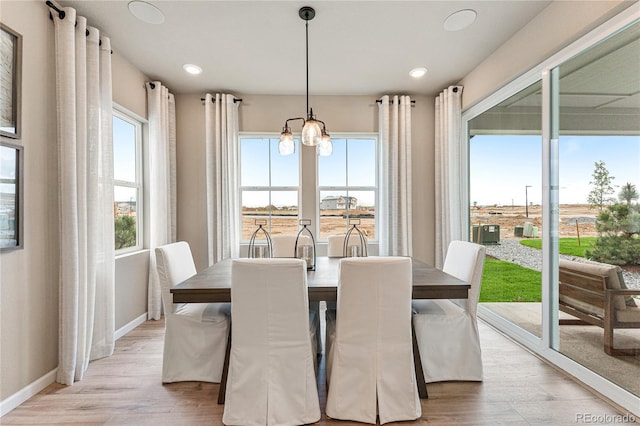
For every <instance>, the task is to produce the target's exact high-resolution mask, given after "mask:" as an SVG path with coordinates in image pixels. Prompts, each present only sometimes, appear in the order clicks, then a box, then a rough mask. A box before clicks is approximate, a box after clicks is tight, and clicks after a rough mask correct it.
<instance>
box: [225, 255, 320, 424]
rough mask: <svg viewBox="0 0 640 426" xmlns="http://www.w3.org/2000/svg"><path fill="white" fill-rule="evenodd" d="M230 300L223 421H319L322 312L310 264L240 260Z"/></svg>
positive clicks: (234, 267)
mask: <svg viewBox="0 0 640 426" xmlns="http://www.w3.org/2000/svg"><path fill="white" fill-rule="evenodd" d="M231 299H232V300H233V303H232V305H231V318H232V320H233V327H232V331H231V353H230V356H229V373H228V376H227V389H226V394H225V406H224V414H223V417H222V421H223V423H224V424H225V425H229V426H231V425H245V426H246V425H301V424H308V423H314V422H316V421H318V420H320V405H319V401H318V391H317V387H316V375H315V368H314V362H315V359H316V350H315V349H314V348H313V343H314V342H315V337H312V336H311V330H315V324H312V323H311V322H312V321H317V319H316V318H317V317H316V316H315V313H313V312H311V313H310V311H309V307H308V306H309V301H308V293H307V269H306V263H305V261H304V260H302V259H237V260H234V261H233V264H232V266H231ZM310 316H311V317H312V318H310ZM310 319H311V321H310Z"/></svg>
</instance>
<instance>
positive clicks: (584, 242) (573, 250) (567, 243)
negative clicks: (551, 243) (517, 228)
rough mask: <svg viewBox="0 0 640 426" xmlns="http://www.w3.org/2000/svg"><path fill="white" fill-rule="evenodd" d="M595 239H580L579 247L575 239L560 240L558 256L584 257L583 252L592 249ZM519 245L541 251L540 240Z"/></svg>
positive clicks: (529, 240)
mask: <svg viewBox="0 0 640 426" xmlns="http://www.w3.org/2000/svg"><path fill="white" fill-rule="evenodd" d="M596 239H597V237H582V238H580V245H578V239H577V238H560V240H559V241H558V242H559V244H560V254H566V255H569V256H578V257H586V256H585V255H584V251H585V250H588V249H593V246H594V244H595V242H596ZM520 244H522V245H523V246H527V247H532V248H536V249H539V250H542V240H541V239H540V238H532V239H526V240H520Z"/></svg>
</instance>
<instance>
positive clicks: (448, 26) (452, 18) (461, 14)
mask: <svg viewBox="0 0 640 426" xmlns="http://www.w3.org/2000/svg"><path fill="white" fill-rule="evenodd" d="M476 16H478V14H477V13H476V11H475V10H473V9H463V10H459V11H457V12H454V13H452V14H451V15H449V16H448V17H447V19H445V21H444V29H445V30H447V31H460V30H464V29H465V28H467V27H468V26H469V25H471V24H473V22H474V21H475V20H476Z"/></svg>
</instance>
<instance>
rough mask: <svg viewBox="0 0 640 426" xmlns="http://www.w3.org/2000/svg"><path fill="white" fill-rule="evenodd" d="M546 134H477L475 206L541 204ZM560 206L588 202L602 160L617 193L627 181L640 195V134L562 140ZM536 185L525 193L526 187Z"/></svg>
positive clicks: (474, 148)
mask: <svg viewBox="0 0 640 426" xmlns="http://www.w3.org/2000/svg"><path fill="white" fill-rule="evenodd" d="M541 147H542V142H541V138H540V136H513V135H499V136H496V135H477V136H474V137H473V138H472V139H471V147H470V178H471V182H470V194H471V202H474V201H477V202H478V204H480V205H494V204H500V205H511V204H512V203H513V204H514V205H524V204H525V195H528V200H529V202H533V203H534V204H540V201H541V199H542V149H541ZM559 154H560V194H559V196H560V203H561V204H587V196H588V194H589V191H591V189H592V187H591V185H589V182H590V181H592V174H593V171H594V168H595V165H594V163H595V162H596V161H604V163H605V167H606V168H607V170H609V173H610V175H611V176H613V177H614V178H615V179H614V180H613V184H614V185H617V187H616V188H615V190H616V192H615V195H616V196H617V193H618V191H619V187H620V186H622V185H624V184H625V183H627V182H631V183H632V184H634V185H636V188H638V190H639V191H640V136H561V138H560V153H559ZM526 185H531V187H530V188H528V190H527V191H526V192H527V193H525V186H526Z"/></svg>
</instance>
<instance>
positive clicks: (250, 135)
mask: <svg viewBox="0 0 640 426" xmlns="http://www.w3.org/2000/svg"><path fill="white" fill-rule="evenodd" d="M243 139H263V140H264V139H267V140H269V144H271V140H272V139H280V134H279V133H275V132H239V134H238V148H239V150H238V177H239V179H240V185H238V191H239V194H238V202H239V204H240V205H239V209H238V210H239V212H240V218H239V220H240V235H239V238H238V241H239V242H240V246H243V245H246V244H249V239H243V238H242V234H243V230H242V216H243V213H242V195H243V193H244V192H245V191H247V192H248V191H254V192H269V193H271V192H293V191H295V192H296V193H297V203H298V214H297V215H296V223H297V222H298V221H299V220H300V217H301V210H302V205H301V203H302V176H301V173H302V165H301V164H302V155H300V153H299V152H298V186H280V185H278V186H272V185H271V178H272V176H271V155H269V185H266V186H255V185H248V186H243V185H242V140H243ZM299 139H300V138H298V137H297V138H295V143H296V149H297V150H300V147H301V146H302V144H301V143H300V140H299ZM270 148H271V147H270V146H269V149H270ZM269 201H271V196H269ZM271 217H272V215H271V213H270V214H269V222H268V228H267V231H268V232H269V234H272V229H271Z"/></svg>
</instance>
